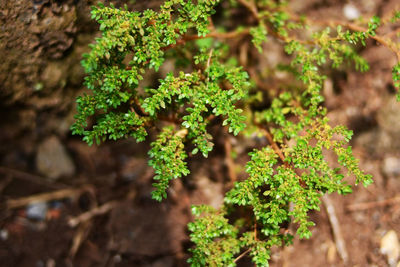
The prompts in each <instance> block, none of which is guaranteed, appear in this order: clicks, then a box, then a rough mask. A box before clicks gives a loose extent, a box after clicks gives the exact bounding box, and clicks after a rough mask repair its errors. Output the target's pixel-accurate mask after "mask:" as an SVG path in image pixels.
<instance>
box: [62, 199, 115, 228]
mask: <svg viewBox="0 0 400 267" xmlns="http://www.w3.org/2000/svg"><path fill="white" fill-rule="evenodd" d="M117 204H118V202H117V201H110V202H107V203H105V204H103V205H101V206H100V207H95V208H93V209H91V210H89V211H87V212H85V213H82V214H81V215H79V216H77V217H73V218H71V219H69V220H68V225H69V226H71V227H75V226H77V225H78V224H81V223H86V222H88V221H89V220H91V219H92V218H93V217H95V216H98V215H102V214H105V213H107V212H109V211H110V210H111V209H112V208H114V207H115V206H116V205H117Z"/></svg>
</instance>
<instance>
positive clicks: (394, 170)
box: [383, 157, 400, 176]
mask: <svg viewBox="0 0 400 267" xmlns="http://www.w3.org/2000/svg"><path fill="white" fill-rule="evenodd" d="M383 173H384V174H385V175H387V176H395V175H399V174H400V158H395V157H386V158H385V159H384V161H383Z"/></svg>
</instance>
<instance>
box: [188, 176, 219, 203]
mask: <svg viewBox="0 0 400 267" xmlns="http://www.w3.org/2000/svg"><path fill="white" fill-rule="evenodd" d="M195 183H196V187H197V190H196V193H198V195H199V196H198V197H199V199H198V200H197V199H196V198H195V199H196V200H197V201H198V202H199V203H207V204H208V205H210V206H212V207H214V208H216V209H219V208H220V207H221V206H222V204H223V202H224V194H223V187H222V184H221V183H215V182H213V181H211V179H210V178H208V177H206V176H198V177H196V178H195ZM194 195H196V194H194Z"/></svg>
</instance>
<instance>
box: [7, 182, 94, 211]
mask: <svg viewBox="0 0 400 267" xmlns="http://www.w3.org/2000/svg"><path fill="white" fill-rule="evenodd" d="M92 190H93V189H92V187H91V186H84V187H81V188H71V189H62V190H58V191H54V192H48V193H42V194H37V195H32V196H28V197H22V198H17V199H10V200H8V201H7V202H6V206H7V208H8V209H15V208H20V207H23V206H26V205H29V204H32V203H35V202H47V201H50V200H56V199H63V198H75V197H77V196H79V195H81V194H82V193H83V192H90V191H92Z"/></svg>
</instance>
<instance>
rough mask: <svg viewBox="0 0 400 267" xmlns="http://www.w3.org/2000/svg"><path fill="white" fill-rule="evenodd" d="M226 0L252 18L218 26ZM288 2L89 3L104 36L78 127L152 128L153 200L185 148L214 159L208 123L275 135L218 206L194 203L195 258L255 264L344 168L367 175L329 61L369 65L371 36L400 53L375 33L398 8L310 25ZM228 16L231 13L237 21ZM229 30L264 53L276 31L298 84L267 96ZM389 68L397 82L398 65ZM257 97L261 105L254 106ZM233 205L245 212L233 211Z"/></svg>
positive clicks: (202, 262)
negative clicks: (333, 102)
mask: <svg viewBox="0 0 400 267" xmlns="http://www.w3.org/2000/svg"><path fill="white" fill-rule="evenodd" d="M221 2H223V3H221ZM219 4H223V5H224V8H225V9H227V10H234V9H237V8H241V9H246V10H247V12H248V15H249V16H252V17H253V20H254V23H253V24H251V25H242V24H240V23H242V21H240V20H239V21H233V22H231V23H230V24H224V23H221V25H214V24H213V23H212V19H213V17H212V16H213V15H214V14H216V7H217V5H219ZM288 10H289V9H288V8H287V3H286V2H285V1H270V0H257V1H249V0H231V1H220V0H198V1H190V0H169V1H165V2H164V4H163V5H161V7H160V8H159V10H158V11H154V10H145V11H143V12H132V11H129V10H128V9H127V8H125V9H117V8H115V7H113V6H112V5H111V6H110V7H106V6H103V5H99V6H97V7H93V10H92V18H93V19H95V20H97V21H98V23H99V24H100V31H101V33H102V35H101V37H99V38H97V39H96V42H95V43H94V44H92V45H91V51H90V53H88V54H85V55H84V60H83V61H82V65H83V67H84V68H85V71H86V73H87V77H86V78H85V85H86V86H87V88H88V89H90V90H91V93H90V94H86V95H83V96H81V97H79V98H78V99H77V110H78V112H77V115H76V117H75V118H76V122H75V123H74V125H73V126H72V131H73V133H74V134H79V135H83V139H84V140H85V141H86V142H87V143H89V144H92V143H94V142H96V143H100V142H102V141H105V140H106V139H107V138H108V139H113V140H117V139H121V138H127V137H133V138H135V139H136V140H137V141H138V142H140V141H143V140H145V139H146V137H147V135H148V131H149V130H151V129H155V130H154V131H156V132H158V136H157V138H156V139H155V140H153V141H152V143H151V149H150V151H149V156H150V161H149V164H150V166H152V167H153V168H154V170H155V177H154V180H155V183H154V187H155V190H154V192H153V198H154V199H156V200H158V201H161V200H162V199H163V198H166V197H167V191H168V190H167V189H168V186H169V183H170V181H171V180H172V179H176V178H180V177H183V176H187V175H188V174H189V169H188V167H187V163H186V161H185V160H186V159H187V158H188V157H190V156H192V155H194V154H196V153H198V152H201V154H202V155H203V156H204V157H207V156H208V154H209V152H210V151H212V149H213V137H212V135H211V134H210V133H209V132H208V130H207V129H208V128H209V126H210V124H211V123H213V125H215V122H218V123H220V124H221V127H225V126H226V128H227V130H228V131H229V132H230V133H232V134H233V135H239V137H240V138H252V137H254V136H263V137H264V138H265V139H266V140H267V141H268V144H266V145H265V147H262V148H254V149H253V151H252V152H251V153H250V154H249V155H250V160H249V162H248V163H247V165H246V167H245V170H246V172H247V174H248V178H247V179H245V180H243V181H237V182H236V183H235V185H234V187H233V188H232V189H231V190H230V191H228V192H227V193H226V196H225V201H224V204H223V206H222V207H221V208H220V209H219V210H216V209H214V208H212V207H209V206H195V207H193V214H194V216H195V217H196V219H195V221H194V222H192V223H190V224H189V230H190V231H191V240H192V242H193V243H194V244H195V246H194V248H192V249H191V252H192V257H191V259H190V260H189V262H190V264H191V265H192V266H236V262H237V261H238V260H239V259H240V258H241V256H240V255H244V254H247V253H248V255H249V256H250V257H251V258H252V260H253V262H254V263H255V264H256V265H257V266H268V260H269V258H270V249H271V247H272V246H282V245H288V244H290V243H291V242H292V239H293V233H290V232H289V231H285V229H286V227H287V225H288V224H290V223H293V224H295V225H297V234H298V235H299V237H300V238H309V237H310V236H311V231H310V227H311V226H313V225H314V223H313V222H312V221H310V220H309V216H308V214H309V212H310V211H312V210H319V206H320V197H321V196H322V195H323V194H326V193H332V192H338V193H339V194H347V193H350V192H351V185H349V184H347V182H346V181H345V180H344V179H345V177H346V176H353V177H355V178H356V180H355V183H356V184H358V183H363V184H364V185H368V184H370V183H371V182H372V179H371V176H370V175H366V174H364V172H363V171H362V170H360V168H359V166H358V161H357V159H356V158H354V156H353V154H352V150H351V147H350V146H348V142H349V141H350V138H351V136H352V132H351V131H349V130H347V129H346V127H344V126H336V127H332V126H330V125H329V123H328V119H327V117H326V109H325V108H324V107H323V102H324V97H323V95H322V93H321V90H322V88H323V83H324V80H325V78H326V77H325V76H324V74H323V69H324V68H326V66H329V65H330V66H331V67H332V68H338V67H340V66H342V65H343V64H344V63H345V62H349V63H350V65H354V66H355V68H356V69H357V70H359V71H367V70H368V68H369V66H368V63H367V62H366V60H365V59H363V58H362V57H361V56H359V55H358V54H357V52H356V46H357V45H361V46H365V45H366V44H367V39H370V38H372V39H374V40H375V41H378V42H380V43H381V44H383V45H385V46H387V47H388V48H389V49H391V50H392V51H393V52H394V53H395V54H396V55H397V56H398V57H400V56H399V55H400V53H399V51H398V47H397V46H396V45H395V44H394V43H393V42H391V41H390V40H389V39H386V38H383V37H381V36H379V35H378V34H377V32H378V30H379V27H380V26H382V25H384V24H386V23H392V22H396V21H397V20H398V18H399V17H400V16H399V14H400V12H394V16H393V17H392V19H391V20H390V21H381V19H379V18H378V17H372V18H371V19H369V20H365V19H364V20H363V19H361V20H360V21H357V22H354V23H350V22H349V23H348V22H336V21H330V22H329V23H325V24H328V25H329V27H326V25H325V24H324V23H321V25H322V26H321V27H320V28H321V29H320V30H314V32H313V33H311V34H310V31H309V28H310V26H315V25H318V22H315V21H311V20H309V19H308V18H306V17H301V16H297V15H295V14H292V13H291V12H289V11H288ZM230 14H231V13H230V12H226V14H225V16H226V17H225V18H224V21H230V20H229V19H230V17H229V16H230ZM244 21H245V20H244ZM332 25H333V27H332ZM216 26H217V27H216ZM227 28H229V29H230V32H226V29H227ZM314 28H315V27H314ZM232 29H233V30H232ZM299 33H300V34H299ZM249 36H250V38H249ZM231 39H243V40H244V41H246V40H247V41H250V42H251V43H252V44H253V45H254V47H255V48H256V49H257V50H258V52H259V53H266V54H267V55H268V51H265V50H264V49H263V43H264V42H266V41H268V40H273V39H275V40H277V41H278V42H279V43H281V44H282V46H283V48H284V51H285V52H286V53H287V54H288V55H289V56H290V57H291V62H290V64H287V65H284V64H282V65H279V66H278V67H277V68H279V70H280V71H285V72H287V73H288V74H290V75H291V76H292V77H293V85H291V86H287V88H286V89H284V90H279V91H277V90H275V89H274V88H271V89H270V90H268V91H267V92H266V93H265V92H264V94H262V93H260V90H261V89H260V88H259V85H258V84H257V80H258V81H259V80H260V77H255V76H254V75H257V72H255V74H252V76H251V77H250V76H249V75H248V72H247V71H246V70H248V68H250V66H248V65H244V66H240V65H239V63H238V57H239V55H238V53H237V50H235V49H232V48H231V47H230V44H231V43H230V40H231ZM165 60H172V61H173V62H174V63H175V65H176V70H177V71H173V72H170V73H168V74H167V75H166V76H165V77H164V78H162V79H161V80H159V83H158V86H155V87H154V88H143V86H141V83H140V81H141V80H143V75H144V74H145V73H146V71H148V69H154V70H155V71H158V70H159V68H160V67H161V66H162V65H163V63H164V61H165ZM253 73H254V72H253ZM392 73H393V80H394V84H395V86H396V87H400V63H399V64H397V65H396V66H394V67H393V72H392ZM296 80H297V81H300V82H301V83H302V85H301V84H300V83H299V82H297V81H296ZM265 103H269V104H268V105H266V104H265ZM256 104H259V106H260V104H262V105H261V106H262V108H257V109H255V108H254V106H255V105H256ZM189 147H191V150H190V151H189ZM326 151H331V152H332V153H333V154H336V156H337V164H336V165H338V166H339V165H340V166H341V168H333V167H332V165H334V164H333V163H332V162H328V161H327V160H326V159H325V157H324V155H325V152H326ZM344 170H347V175H344V174H346V171H344ZM238 211H240V212H239V214H245V215H243V216H232V214H235V213H237V212H238ZM241 253H242V254H241Z"/></svg>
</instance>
